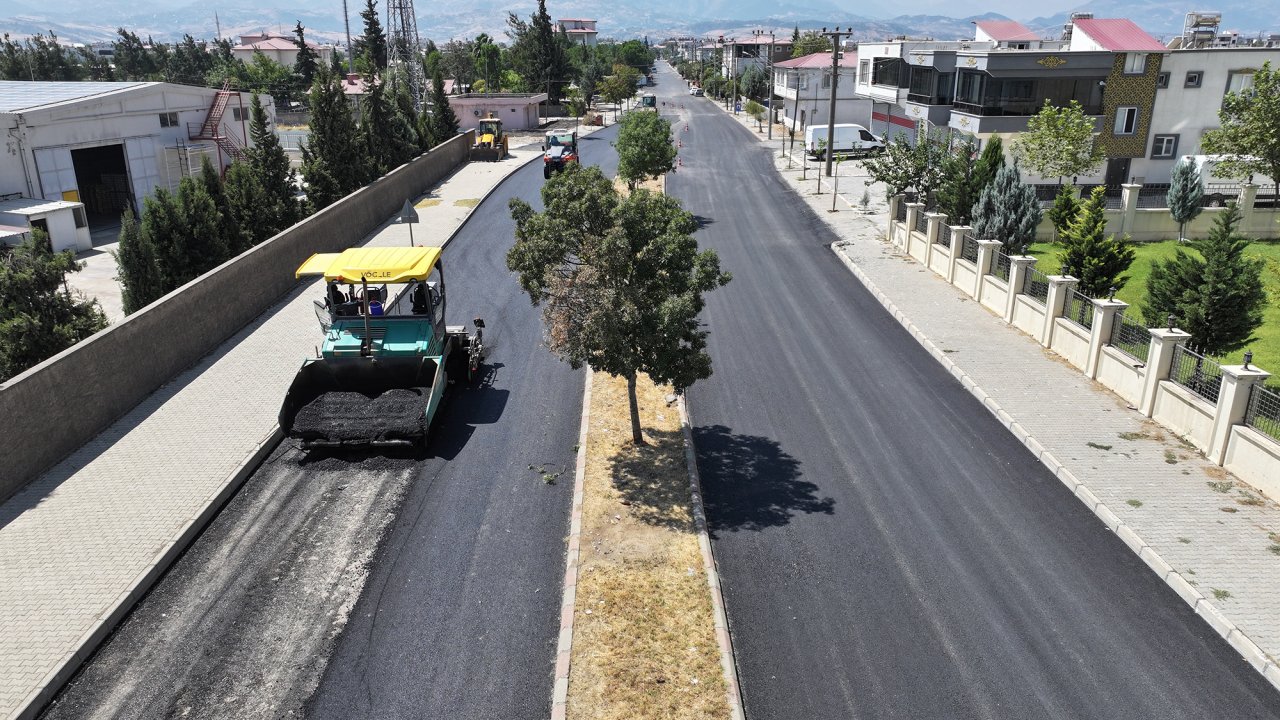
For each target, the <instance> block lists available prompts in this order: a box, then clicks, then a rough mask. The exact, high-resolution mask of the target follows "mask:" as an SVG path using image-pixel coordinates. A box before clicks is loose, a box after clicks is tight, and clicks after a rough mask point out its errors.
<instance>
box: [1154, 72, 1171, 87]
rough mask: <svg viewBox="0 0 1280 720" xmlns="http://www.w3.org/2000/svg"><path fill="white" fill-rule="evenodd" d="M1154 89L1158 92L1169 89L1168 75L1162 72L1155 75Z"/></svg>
mask: <svg viewBox="0 0 1280 720" xmlns="http://www.w3.org/2000/svg"><path fill="white" fill-rule="evenodd" d="M1156 87H1157V88H1158V89H1160V90H1163V89H1165V88H1167V87H1169V73H1167V72H1162V73H1160V74H1158V75H1156Z"/></svg>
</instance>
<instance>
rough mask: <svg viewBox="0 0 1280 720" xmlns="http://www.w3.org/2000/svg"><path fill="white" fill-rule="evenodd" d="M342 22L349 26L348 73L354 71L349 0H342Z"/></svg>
mask: <svg viewBox="0 0 1280 720" xmlns="http://www.w3.org/2000/svg"><path fill="white" fill-rule="evenodd" d="M342 24H343V25H344V26H346V28H347V73H348V74H350V73H353V72H355V70H352V68H353V67H354V66H353V65H352V64H351V16H350V15H349V14H347V0H342Z"/></svg>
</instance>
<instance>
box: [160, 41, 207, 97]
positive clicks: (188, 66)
mask: <svg viewBox="0 0 1280 720" xmlns="http://www.w3.org/2000/svg"><path fill="white" fill-rule="evenodd" d="M216 62H217V60H216V58H215V57H214V56H213V54H211V53H210V52H209V51H208V48H206V47H205V44H204V43H203V42H196V39H195V38H193V37H191V36H190V35H184V36H183V37H182V42H179V43H176V44H175V45H174V46H173V55H172V56H171V57H170V58H169V67H168V77H169V79H170V80H174V81H177V82H181V83H188V84H192V85H200V84H203V83H204V81H205V78H206V77H207V76H208V75H209V71H210V70H213V66H214V65H215V64H216Z"/></svg>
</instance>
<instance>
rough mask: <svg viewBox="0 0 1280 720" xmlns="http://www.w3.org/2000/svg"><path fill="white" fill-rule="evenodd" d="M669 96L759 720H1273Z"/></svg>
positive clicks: (721, 538)
mask: <svg viewBox="0 0 1280 720" xmlns="http://www.w3.org/2000/svg"><path fill="white" fill-rule="evenodd" d="M662 76H663V79H664V82H663V84H662V85H661V86H660V87H662V88H664V89H665V88H670V87H672V86H673V84H674V83H673V82H671V80H670V78H671V77H672V73H671V72H670V71H669V70H667V69H666V67H665V66H663V73H662ZM675 82H677V83H678V82H679V81H678V80H676V81H675ZM680 85H683V83H680ZM667 99H669V100H675V101H676V102H682V103H684V105H685V107H686V108H688V109H689V112H690V113H691V114H692V118H691V119H690V121H689V126H690V130H689V132H687V133H685V132H683V130H682V129H681V132H680V135H681V139H682V140H683V144H684V149H683V151H682V153H683V155H684V166H683V167H682V168H681V169H680V171H679V172H678V173H676V174H675V175H674V176H671V177H670V178H669V179H668V190H669V192H671V193H672V194H673V195H675V196H677V197H679V198H680V199H681V200H682V201H683V202H684V204H685V207H686V208H687V209H688V210H690V211H691V212H693V213H695V214H696V215H698V216H699V217H700V218H701V219H702V222H703V223H704V227H703V229H702V230H700V231H699V233H698V238H699V241H700V242H701V243H702V244H703V246H705V247H710V248H714V249H715V250H716V251H717V252H718V253H719V254H720V260H721V264H722V267H723V268H724V269H726V270H728V271H730V272H732V273H733V275H734V279H733V282H731V283H730V284H729V285H728V286H727V287H725V288H723V289H720V290H717V291H715V292H714V293H711V295H710V296H709V297H708V304H707V310H706V313H705V321H706V323H707V325H708V327H709V329H710V331H711V337H710V352H711V355H712V357H713V359H714V367H715V375H714V376H713V377H712V378H710V379H709V380H707V381H704V382H701V383H699V384H698V385H696V386H694V388H693V389H692V390H691V392H690V399H689V405H690V411H691V414H692V418H693V422H694V426H695V427H694V438H695V442H696V444H697V458H698V466H699V470H700V472H701V475H702V482H703V486H704V489H705V497H706V502H707V512H708V517H709V520H710V523H711V527H712V532H713V543H714V548H715V553H716V557H717V560H718V562H719V566H720V569H721V572H722V582H723V584H724V590H725V598H726V605H727V610H728V616H729V622H730V626H731V630H732V633H733V640H734V646H735V651H736V654H737V661H738V667H739V672H740V675H741V680H742V688H743V693H744V699H745V709H746V714H747V717H748V718H753V719H760V720H763V719H767V718H768V719H772V718H805V719H806V720H821V719H825V718H832V719H836V718H841V719H847V718H890V717H896V718H1210V717H1219V718H1227V717H1230V718H1271V717H1280V695H1278V694H1277V693H1276V692H1275V691H1274V690H1273V689H1272V688H1271V687H1270V685H1268V684H1267V683H1266V682H1265V681H1264V680H1263V679H1262V677H1261V676H1260V675H1258V674H1257V673H1256V672H1255V671H1254V670H1252V669H1251V668H1249V667H1248V666H1247V665H1246V664H1245V663H1244V661H1243V660H1241V659H1240V657H1239V656H1238V655H1237V654H1236V653H1235V651H1233V650H1232V649H1231V648H1230V647H1229V646H1227V644H1226V643H1225V642H1224V641H1223V640H1221V639H1220V638H1219V637H1218V636H1217V635H1216V634H1215V633H1214V632H1213V631H1212V630H1210V629H1209V627H1208V626H1207V625H1206V624H1205V623H1204V622H1203V621H1202V620H1200V619H1199V618H1197V617H1195V616H1194V615H1193V614H1192V612H1191V611H1190V609H1189V608H1188V607H1187V606H1186V604H1185V603H1183V602H1182V601H1181V600H1180V599H1179V598H1178V597H1177V596H1176V595H1175V594H1174V593H1173V592H1172V591H1171V590H1169V589H1168V588H1167V587H1166V586H1165V585H1164V584H1163V583H1161V582H1159V581H1158V579H1157V578H1156V576H1155V575H1154V574H1153V573H1151V572H1150V571H1149V570H1148V569H1147V568H1146V567H1145V566H1144V565H1143V564H1142V563H1141V562H1140V561H1139V560H1138V559H1137V557H1136V556H1134V555H1133V554H1132V553H1131V552H1130V551H1129V550H1128V549H1127V548H1126V547H1125V546H1124V545H1123V544H1122V543H1121V542H1120V540H1119V539H1118V538H1117V537H1115V536H1114V535H1112V534H1111V533H1109V532H1108V531H1107V530H1106V529H1105V528H1104V527H1103V526H1102V524H1101V523H1100V522H1099V521H1098V520H1097V519H1096V518H1095V517H1094V516H1093V514H1092V513H1090V512H1088V511H1087V510H1086V509H1085V508H1084V506H1083V505H1082V504H1080V503H1079V502H1078V501H1077V500H1076V499H1075V498H1074V497H1073V496H1072V495H1071V494H1070V493H1069V492H1068V491H1067V490H1066V488H1065V487H1064V486H1063V485H1062V484H1061V483H1060V482H1059V481H1057V480H1056V479H1054V478H1053V477H1051V476H1050V475H1049V473H1048V472H1047V471H1046V470H1045V469H1044V468H1043V466H1042V465H1041V464H1040V463H1039V462H1038V461H1036V460H1035V459H1034V458H1033V457H1032V456H1031V455H1030V454H1029V452H1028V451H1027V450H1026V449H1025V448H1024V447H1023V446H1022V445H1021V444H1020V443H1018V442H1016V441H1015V440H1014V438H1013V437H1012V436H1011V435H1010V434H1009V433H1008V432H1007V431H1005V430H1004V429H1003V428H1002V427H1000V426H999V425H998V424H997V423H996V421H995V420H994V419H993V418H992V417H991V416H990V414H989V413H988V412H987V411H986V410H984V409H983V408H981V407H980V406H979V405H978V403H977V402H976V401H975V400H974V399H973V397H972V396H971V395H970V394H969V393H968V392H967V391H965V390H964V389H963V388H962V387H961V386H960V385H959V384H958V383H957V382H956V381H955V380H953V379H952V378H951V376H950V375H948V374H947V373H946V372H944V371H943V370H942V368H941V367H940V366H939V365H938V364H937V363H936V362H935V361H934V360H933V359H932V358H931V357H930V356H929V355H927V354H926V353H925V352H924V351H923V350H922V349H921V348H920V347H919V346H918V345H917V343H916V342H915V341H914V340H913V339H912V338H911V337H910V336H909V335H907V333H906V332H905V331H904V330H903V329H902V327H901V326H900V325H899V324H898V323H897V322H895V321H894V320H893V319H892V318H891V317H890V316H889V315H888V314H887V313H886V312H885V311H884V310H883V309H882V307H881V306H880V304H879V303H878V302H877V301H876V300H875V299H874V298H873V297H872V296H871V295H870V294H869V293H867V292H866V291H865V289H864V288H863V287H862V286H861V285H859V284H858V282H857V281H856V280H855V279H854V278H853V276H852V275H850V274H849V273H848V271H847V270H845V269H844V268H843V267H842V266H841V265H840V263H839V262H838V260H837V259H836V258H835V257H834V255H833V254H832V253H831V251H830V250H829V249H828V248H827V245H828V244H829V243H831V242H833V241H835V240H836V239H837V238H835V237H834V236H833V235H832V234H831V233H830V232H829V231H828V230H827V229H826V227H825V226H824V225H823V224H822V223H821V221H820V220H819V218H817V217H816V216H815V215H813V214H812V212H811V211H810V210H808V209H807V208H806V207H804V206H802V205H800V204H798V203H796V202H794V201H792V202H789V201H788V197H789V195H788V193H789V192H790V191H789V190H788V189H787V188H786V187H785V186H784V185H783V184H782V183H781V182H780V181H779V180H778V179H777V176H776V175H775V173H774V170H773V163H772V161H771V158H770V157H769V156H768V153H769V152H770V151H768V150H764V149H761V148H760V147H759V146H758V145H756V144H755V143H751V142H745V141H744V140H745V136H746V134H747V133H748V132H749V131H747V130H745V129H743V128H742V127H741V126H740V125H739V124H738V123H737V122H735V121H733V120H732V119H730V118H728V117H726V116H725V115H724V114H723V113H722V112H721V111H720V110H718V109H716V108H714V107H713V106H712V105H711V102H712V101H710V100H701V99H693V98H689V97H687V96H682V97H670V96H669V97H668V98H667ZM922 272H924V271H923V270H922ZM1052 402H1053V399H1052V397H1046V398H1045V407H1046V412H1048V409H1049V408H1050V407H1051V406H1052ZM1081 442H1082V443H1083V440H1082V441H1081Z"/></svg>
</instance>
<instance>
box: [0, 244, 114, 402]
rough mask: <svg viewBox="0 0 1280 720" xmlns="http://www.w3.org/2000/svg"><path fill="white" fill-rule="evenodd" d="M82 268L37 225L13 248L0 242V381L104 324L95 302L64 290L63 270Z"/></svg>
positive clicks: (104, 321) (65, 274) (85, 336)
mask: <svg viewBox="0 0 1280 720" xmlns="http://www.w3.org/2000/svg"><path fill="white" fill-rule="evenodd" d="M83 267H84V264H83V263H77V262H76V259H75V255H74V254H73V253H72V252H71V251H69V250H67V251H63V252H60V253H55V252H54V251H53V246H52V245H51V244H50V242H49V237H48V236H47V235H45V233H44V231H43V230H41V229H39V228H36V229H35V230H33V231H32V232H31V235H30V237H28V238H27V239H26V240H24V241H23V242H22V243H21V244H20V245H18V246H17V247H5V246H2V245H0V382H4V381H6V380H8V379H9V378H11V377H13V376H15V375H17V374H18V373H21V372H22V371H23V370H26V369H27V368H29V367H32V366H33V365H36V364H38V363H40V362H41V361H43V360H45V359H47V358H50V357H53V356H54V355H57V354H58V353H60V352H62V351H63V350H65V349H67V348H69V347H71V346H72V345H74V344H76V343H78V342H80V341H81V340H83V339H85V338H87V337H89V336H90V335H92V334H94V333H95V332H97V331H99V330H101V329H102V328H104V327H106V326H107V319H106V317H105V316H104V315H103V314H102V309H101V308H99V307H98V303H97V301H95V300H90V299H86V298H85V297H83V296H82V295H80V294H79V293H72V292H71V291H69V290H67V285H66V278H67V273H71V272H77V271H79V270H80V269H81V268H83Z"/></svg>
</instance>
